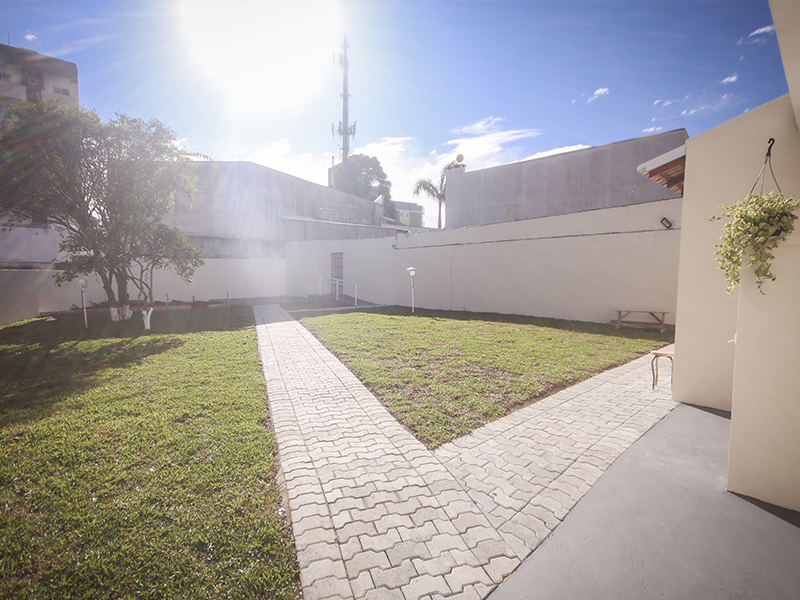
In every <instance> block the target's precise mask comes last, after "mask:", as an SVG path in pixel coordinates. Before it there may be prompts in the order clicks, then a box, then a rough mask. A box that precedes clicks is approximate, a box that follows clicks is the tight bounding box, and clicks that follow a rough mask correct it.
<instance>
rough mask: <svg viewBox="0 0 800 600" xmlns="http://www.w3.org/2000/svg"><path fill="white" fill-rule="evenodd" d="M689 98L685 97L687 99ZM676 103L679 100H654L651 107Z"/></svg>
mask: <svg viewBox="0 0 800 600" xmlns="http://www.w3.org/2000/svg"><path fill="white" fill-rule="evenodd" d="M688 97H689V96H686V98H688ZM676 102H680V98H679V99H677V100H656V101H655V102H653V106H659V105H661V106H669V105H670V104H675V103H676Z"/></svg>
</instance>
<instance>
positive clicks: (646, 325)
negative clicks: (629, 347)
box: [611, 310, 669, 331]
mask: <svg viewBox="0 0 800 600" xmlns="http://www.w3.org/2000/svg"><path fill="white" fill-rule="evenodd" d="M668 314H669V313H668V312H666V311H658V310H618V311H617V318H616V319H612V320H611V324H612V325H614V326H615V327H616V328H617V329H619V328H620V327H622V326H623V325H624V326H627V327H639V328H642V329H658V330H660V331H666V330H667V315H668ZM630 315H650V316H651V317H652V318H653V320H652V321H634V320H626V319H627V318H628V317H629V316H630Z"/></svg>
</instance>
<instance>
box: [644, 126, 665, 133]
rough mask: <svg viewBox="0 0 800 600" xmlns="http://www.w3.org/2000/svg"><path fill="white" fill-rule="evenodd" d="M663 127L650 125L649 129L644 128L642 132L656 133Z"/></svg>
mask: <svg viewBox="0 0 800 600" xmlns="http://www.w3.org/2000/svg"><path fill="white" fill-rule="evenodd" d="M663 129H664V128H663V127H648V128H647V129H642V133H655V132H656V131H662V130H663Z"/></svg>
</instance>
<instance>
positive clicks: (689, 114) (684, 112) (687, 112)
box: [681, 104, 711, 117]
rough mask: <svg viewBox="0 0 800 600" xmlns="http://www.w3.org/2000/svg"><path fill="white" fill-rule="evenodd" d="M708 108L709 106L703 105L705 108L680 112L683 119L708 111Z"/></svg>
mask: <svg viewBox="0 0 800 600" xmlns="http://www.w3.org/2000/svg"><path fill="white" fill-rule="evenodd" d="M710 108H711V106H709V105H708V104H707V105H705V106H701V107H700V108H691V109H690V108H687V109H686V110H684V111H681V115H682V116H684V117H691V116H692V115H696V114H697V113H699V112H703V111H705V110H708V109H710Z"/></svg>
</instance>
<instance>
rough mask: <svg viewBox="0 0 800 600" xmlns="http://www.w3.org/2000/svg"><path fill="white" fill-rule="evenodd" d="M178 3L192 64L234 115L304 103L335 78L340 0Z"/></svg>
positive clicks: (257, 0) (286, 107) (285, 107)
mask: <svg viewBox="0 0 800 600" xmlns="http://www.w3.org/2000/svg"><path fill="white" fill-rule="evenodd" d="M179 7H180V8H179V11H180V12H179V14H180V22H181V28H182V33H183V37H184V39H185V41H186V43H187V44H188V47H189V50H190V52H191V56H192V58H193V60H194V62H195V65H196V68H198V69H199V70H200V71H202V72H203V73H205V74H206V75H207V78H206V79H205V81H206V83H207V84H209V85H212V84H213V83H212V82H216V85H217V86H219V87H218V89H217V91H218V92H221V93H222V94H223V96H224V97H225V98H226V104H227V109H228V110H230V111H233V112H234V113H238V114H241V113H252V112H263V111H264V110H265V109H266V110H285V109H289V108H294V107H298V106H301V105H304V104H307V103H309V102H310V101H312V100H313V99H314V98H315V96H316V95H317V94H319V93H322V92H323V91H324V89H323V88H324V86H325V85H326V83H328V82H331V81H332V80H333V78H334V77H336V76H337V75H336V73H337V69H335V68H334V64H333V56H334V54H335V53H337V51H338V49H339V48H340V46H341V37H342V35H343V30H342V27H341V17H340V9H339V4H338V2H335V1H333V0H316V1H315V0H299V1H298V0H294V1H284V0H250V1H244V0H234V1H231V0H227V1H224V2H217V1H197V0H187V1H184V2H181V3H180V5H179ZM328 91H330V90H328Z"/></svg>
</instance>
